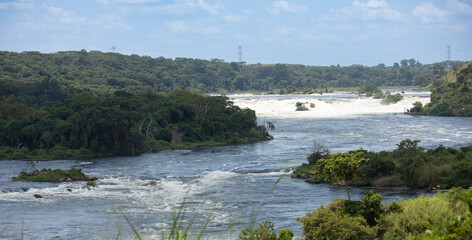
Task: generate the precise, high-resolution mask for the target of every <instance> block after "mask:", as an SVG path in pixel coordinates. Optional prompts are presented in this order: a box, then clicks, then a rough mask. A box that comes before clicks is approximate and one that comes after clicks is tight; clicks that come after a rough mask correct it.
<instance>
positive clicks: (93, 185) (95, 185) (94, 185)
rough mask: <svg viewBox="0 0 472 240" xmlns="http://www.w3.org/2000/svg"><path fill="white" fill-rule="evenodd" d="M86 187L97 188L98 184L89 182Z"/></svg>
mask: <svg viewBox="0 0 472 240" xmlns="http://www.w3.org/2000/svg"><path fill="white" fill-rule="evenodd" d="M85 185H86V186H89V187H97V184H96V183H95V182H94V181H90V180H88V181H87V182H86V183H85Z"/></svg>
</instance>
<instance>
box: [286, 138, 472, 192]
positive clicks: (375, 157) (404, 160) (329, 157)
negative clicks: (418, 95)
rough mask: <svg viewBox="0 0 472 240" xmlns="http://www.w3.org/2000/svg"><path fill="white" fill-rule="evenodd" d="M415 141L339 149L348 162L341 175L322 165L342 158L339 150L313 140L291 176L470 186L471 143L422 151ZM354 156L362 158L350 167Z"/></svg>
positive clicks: (372, 184)
mask: <svg viewBox="0 0 472 240" xmlns="http://www.w3.org/2000/svg"><path fill="white" fill-rule="evenodd" d="M419 143H420V141H419V140H410V139H406V140H403V141H401V142H400V143H399V144H398V145H397V146H398V148H397V149H395V150H393V151H381V152H371V151H366V150H363V149H360V150H354V151H350V152H348V153H342V154H344V155H346V156H344V155H343V158H344V159H347V160H346V161H347V162H348V163H349V164H351V165H349V166H344V167H343V169H345V170H346V171H348V170H349V171H351V172H350V174H341V175H343V177H344V178H342V179H341V178H339V177H338V178H332V177H329V175H327V173H328V172H326V166H331V165H333V164H335V163H336V162H340V159H343V158H341V157H339V156H338V155H339V154H341V153H337V154H331V153H330V152H329V150H328V149H326V148H324V147H323V146H322V145H321V144H320V143H316V142H315V152H313V153H312V154H310V156H309V157H308V158H307V160H308V163H303V164H302V165H301V166H299V167H297V168H295V169H294V171H293V174H292V177H295V178H305V179H306V180H307V181H308V182H313V183H326V182H330V183H332V184H338V183H342V184H343V185H346V186H347V185H348V184H349V185H356V186H363V187H381V188H382V187H389V188H390V187H411V188H429V189H432V188H451V187H463V188H468V187H472V146H468V147H461V148H460V149H454V148H446V147H444V146H439V147H437V148H436V149H432V150H428V151H425V150H424V149H423V148H422V147H420V146H419V145H418V144H419ZM354 156H356V157H354ZM356 159H363V161H362V164H361V165H359V166H357V167H356V168H354V167H353V166H354V164H357V163H356V162H359V161H357V160H356ZM355 160H356V161H355ZM341 162H342V161H341ZM359 164H360V163H359ZM338 165H339V164H338ZM354 170H356V171H354ZM347 176H351V177H349V178H347Z"/></svg>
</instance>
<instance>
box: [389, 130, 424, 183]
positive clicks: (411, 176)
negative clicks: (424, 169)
mask: <svg viewBox="0 0 472 240" xmlns="http://www.w3.org/2000/svg"><path fill="white" fill-rule="evenodd" d="M419 142H420V141H419V140H413V141H412V140H410V139H406V140H403V141H401V142H400V144H397V146H398V148H397V149H396V150H394V151H393V152H392V156H393V157H394V158H396V159H398V164H399V168H398V169H399V171H400V172H401V173H402V174H403V176H404V178H405V179H404V180H405V182H406V183H407V184H410V185H414V184H416V180H417V178H418V174H417V172H416V171H417V169H418V168H419V166H420V165H422V164H423V163H424V152H423V150H424V149H423V148H422V147H419V146H418V143H419Z"/></svg>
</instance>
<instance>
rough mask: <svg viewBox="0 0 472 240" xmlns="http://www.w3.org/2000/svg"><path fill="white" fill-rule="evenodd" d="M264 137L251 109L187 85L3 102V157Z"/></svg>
mask: <svg viewBox="0 0 472 240" xmlns="http://www.w3.org/2000/svg"><path fill="white" fill-rule="evenodd" d="M267 139H270V136H269V135H268V133H267V131H266V129H265V127H264V126H257V119H256V115H255V112H254V111H253V110H250V109H241V108H239V107H238V106H233V105H232V102H230V101H228V99H227V98H226V97H221V96H203V95H198V94H194V93H189V92H186V91H173V92H171V93H167V94H142V95H137V94H133V93H128V92H125V91H117V92H115V93H114V94H113V95H112V96H107V97H97V96H93V95H91V94H89V93H81V94H78V95H75V96H73V97H71V98H70V99H66V100H64V101H54V103H52V104H49V105H47V106H42V107H37V106H35V105H34V104H28V102H27V101H26V100H25V99H23V98H22V97H15V96H14V95H10V96H8V97H5V98H4V100H3V101H2V102H0V159H24V158H53V159H57V158H71V157H79V158H96V157H106V156H117V155H118V156H119V155H136V154H140V153H143V152H147V151H160V150H168V149H174V148H179V147H185V146H192V144H193V145H195V144H204V145H219V144H228V143H231V144H237V143H246V142H251V141H256V140H267Z"/></svg>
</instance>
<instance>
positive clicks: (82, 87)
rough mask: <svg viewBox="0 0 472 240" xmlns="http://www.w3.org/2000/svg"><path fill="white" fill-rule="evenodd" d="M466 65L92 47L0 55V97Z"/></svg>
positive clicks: (402, 80) (304, 82)
mask: <svg viewBox="0 0 472 240" xmlns="http://www.w3.org/2000/svg"><path fill="white" fill-rule="evenodd" d="M465 63H466V62H463V61H450V62H447V61H445V62H440V63H434V64H421V63H420V62H418V61H416V60H415V59H409V60H407V59H403V60H401V61H400V64H399V63H394V64H393V66H386V65H385V64H378V65H377V66H375V67H367V66H362V65H352V66H339V65H338V66H305V65H297V64H246V63H244V62H231V63H227V62H224V61H223V60H219V59H212V60H201V59H190V58H175V59H168V58H164V57H159V58H151V57H149V56H138V55H130V56H127V55H122V54H119V53H103V52H98V51H90V52H88V51H85V50H82V51H66V52H57V53H40V52H21V53H16V52H6V51H2V52H0V95H1V96H8V95H11V94H14V95H15V96H22V97H24V98H25V100H26V101H28V102H29V103H34V104H35V105H39V106H41V105H43V104H47V102H48V101H51V100H53V99H54V100H60V99H65V98H67V97H70V96H73V95H77V94H79V93H82V92H88V93H90V94H92V95H95V96H103V95H111V94H112V93H113V92H115V91H117V90H124V91H127V92H133V93H155V92H170V91H173V90H176V89H180V90H187V91H190V92H199V93H210V92H213V93H216V92H235V91H254V92H269V91H274V90H278V91H279V92H294V91H297V90H304V89H305V90H306V89H323V90H325V89H326V88H339V87H360V86H365V85H368V84H374V85H376V86H427V85H431V86H433V87H437V86H439V84H440V82H438V81H436V80H437V79H439V78H441V77H442V76H444V75H445V74H446V73H447V72H448V68H449V67H451V68H453V69H458V68H460V67H462V66H463V65H464V64H465Z"/></svg>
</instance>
